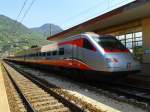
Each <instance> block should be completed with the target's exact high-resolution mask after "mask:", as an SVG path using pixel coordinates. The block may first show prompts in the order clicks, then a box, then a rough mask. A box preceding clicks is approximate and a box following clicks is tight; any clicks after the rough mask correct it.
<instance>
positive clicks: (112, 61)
mask: <svg viewBox="0 0 150 112" xmlns="http://www.w3.org/2000/svg"><path fill="white" fill-rule="evenodd" d="M106 61H107V62H108V63H117V62H118V60H117V59H116V58H106Z"/></svg>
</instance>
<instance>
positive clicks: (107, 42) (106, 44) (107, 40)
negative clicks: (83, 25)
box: [94, 36, 127, 50]
mask: <svg viewBox="0 0 150 112" xmlns="http://www.w3.org/2000/svg"><path fill="white" fill-rule="evenodd" d="M94 40H95V41H96V42H97V43H98V44H99V45H100V46H102V47H103V48H104V49H109V50H114V49H115V50H116V49H117V50H118V49H119V50H126V49H127V48H126V47H125V46H124V45H123V44H122V43H121V42H120V41H119V40H117V39H116V38H115V37H113V36H107V37H106V36H105V37H100V38H94Z"/></svg>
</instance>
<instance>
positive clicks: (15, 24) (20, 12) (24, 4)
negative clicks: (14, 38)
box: [12, 0, 28, 33]
mask: <svg viewBox="0 0 150 112" xmlns="http://www.w3.org/2000/svg"><path fill="white" fill-rule="evenodd" d="M27 2H28V0H24V2H23V5H22V7H21V9H20V11H19V13H18V15H17V16H16V19H15V22H14V25H13V30H12V32H13V33H14V32H15V30H16V27H17V21H18V18H19V17H20V15H21V14H22V11H23V10H24V8H25V6H26V4H27Z"/></svg>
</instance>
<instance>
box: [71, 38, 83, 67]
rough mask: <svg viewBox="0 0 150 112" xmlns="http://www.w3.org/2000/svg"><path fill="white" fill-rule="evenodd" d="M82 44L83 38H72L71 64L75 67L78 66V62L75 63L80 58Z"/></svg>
mask: <svg viewBox="0 0 150 112" xmlns="http://www.w3.org/2000/svg"><path fill="white" fill-rule="evenodd" d="M82 45H83V40H82V39H81V38H79V39H76V40H74V42H73V47H72V59H73V61H72V62H73V63H72V64H73V66H74V67H75V68H79V66H78V65H79V64H77V61H80V60H82Z"/></svg>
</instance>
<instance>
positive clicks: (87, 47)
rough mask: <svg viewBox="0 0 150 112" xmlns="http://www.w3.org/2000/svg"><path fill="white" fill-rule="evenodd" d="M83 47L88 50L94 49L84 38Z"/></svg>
mask: <svg viewBox="0 0 150 112" xmlns="http://www.w3.org/2000/svg"><path fill="white" fill-rule="evenodd" d="M83 47H84V48H86V49H89V50H93V49H94V47H93V45H92V44H91V43H90V42H89V41H88V40H87V39H85V38H84V40H83Z"/></svg>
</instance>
